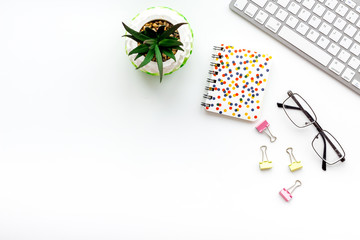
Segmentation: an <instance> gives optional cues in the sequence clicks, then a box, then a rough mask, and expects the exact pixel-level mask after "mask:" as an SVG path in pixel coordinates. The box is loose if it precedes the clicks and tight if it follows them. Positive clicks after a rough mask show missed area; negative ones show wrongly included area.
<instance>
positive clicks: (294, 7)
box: [288, 2, 300, 15]
mask: <svg viewBox="0 0 360 240" xmlns="http://www.w3.org/2000/svg"><path fill="white" fill-rule="evenodd" d="M288 10H289V11H290V12H291V13H292V14H295V15H296V14H297V13H298V11H299V10H300V5H299V4H297V3H294V2H292V3H290V5H289V7H288Z"/></svg>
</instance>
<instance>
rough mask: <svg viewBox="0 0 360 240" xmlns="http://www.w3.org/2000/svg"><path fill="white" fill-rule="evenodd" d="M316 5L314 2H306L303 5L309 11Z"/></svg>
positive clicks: (312, 0) (311, 0)
mask: <svg viewBox="0 0 360 240" xmlns="http://www.w3.org/2000/svg"><path fill="white" fill-rule="evenodd" d="M314 4H315V1H314V0H304V2H303V5H304V7H306V8H307V9H311V8H312V7H313V6H314Z"/></svg>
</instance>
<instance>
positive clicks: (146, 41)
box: [123, 23, 187, 82]
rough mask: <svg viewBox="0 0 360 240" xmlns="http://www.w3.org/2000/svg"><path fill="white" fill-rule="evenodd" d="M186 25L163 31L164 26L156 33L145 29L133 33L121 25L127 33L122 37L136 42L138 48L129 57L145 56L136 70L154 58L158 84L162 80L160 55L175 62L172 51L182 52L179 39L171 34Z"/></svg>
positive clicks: (174, 26) (177, 25)
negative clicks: (157, 72) (157, 70)
mask: <svg viewBox="0 0 360 240" xmlns="http://www.w3.org/2000/svg"><path fill="white" fill-rule="evenodd" d="M183 24H187V23H178V24H176V25H173V26H171V27H170V28H169V29H167V30H165V25H162V26H160V27H159V28H158V29H157V31H154V30H153V29H151V28H149V27H146V28H145V30H143V31H139V32H138V31H135V30H133V29H131V28H130V27H128V26H127V25H126V24H125V23H123V25H124V28H125V30H126V31H127V32H128V33H129V34H127V35H124V36H123V37H128V38H131V39H133V40H135V41H136V42H138V44H139V45H138V46H137V47H136V48H134V49H133V50H131V51H130V52H129V56H130V55H132V54H137V55H136V57H135V60H136V59H138V58H139V57H141V56H145V58H144V60H143V61H142V63H141V64H140V65H139V66H138V67H137V68H136V69H139V68H142V67H143V66H145V65H146V64H148V63H149V62H150V61H151V60H152V59H153V57H154V56H155V58H156V62H157V66H158V69H159V75H160V82H161V81H162V78H163V58H162V54H165V55H166V56H168V57H169V58H171V59H173V60H174V61H176V58H175V55H174V53H173V51H172V50H173V49H176V50H180V51H184V50H183V49H182V48H181V46H182V45H183V44H182V43H181V42H180V41H179V39H177V38H175V37H172V36H171V34H173V33H174V32H175V31H176V30H177V29H178V28H179V27H181V26H182V25H183Z"/></svg>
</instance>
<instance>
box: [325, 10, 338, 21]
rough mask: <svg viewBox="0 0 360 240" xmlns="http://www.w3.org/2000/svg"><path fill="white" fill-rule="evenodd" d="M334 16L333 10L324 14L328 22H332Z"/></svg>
mask: <svg viewBox="0 0 360 240" xmlns="http://www.w3.org/2000/svg"><path fill="white" fill-rule="evenodd" d="M335 17H336V14H335V13H333V12H330V11H327V12H326V13H325V15H324V19H325V21H327V22H328V23H332V22H333V21H334V19H335Z"/></svg>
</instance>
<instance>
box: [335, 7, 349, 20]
mask: <svg viewBox="0 0 360 240" xmlns="http://www.w3.org/2000/svg"><path fill="white" fill-rule="evenodd" d="M348 10H349V8H348V7H346V6H345V5H342V4H339V6H338V7H337V8H336V10H335V12H336V13H337V14H339V15H340V16H342V17H343V16H345V14H346V13H347V11H348Z"/></svg>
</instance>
